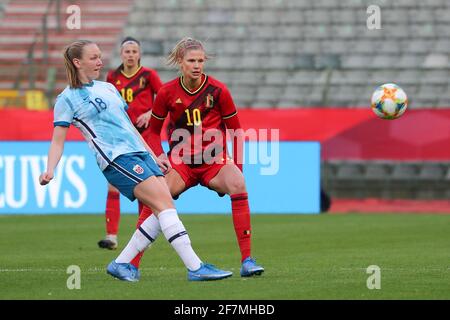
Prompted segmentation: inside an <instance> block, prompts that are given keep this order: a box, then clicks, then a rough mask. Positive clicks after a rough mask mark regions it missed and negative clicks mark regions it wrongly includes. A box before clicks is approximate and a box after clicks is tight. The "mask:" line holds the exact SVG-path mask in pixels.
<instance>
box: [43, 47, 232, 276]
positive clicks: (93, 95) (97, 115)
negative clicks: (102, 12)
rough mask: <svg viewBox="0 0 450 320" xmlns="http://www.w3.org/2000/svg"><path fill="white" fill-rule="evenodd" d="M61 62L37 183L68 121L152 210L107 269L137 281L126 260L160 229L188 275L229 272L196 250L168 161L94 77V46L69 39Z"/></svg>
mask: <svg viewBox="0 0 450 320" xmlns="http://www.w3.org/2000/svg"><path fill="white" fill-rule="evenodd" d="M64 64H65V68H66V74H67V78H68V82H69V85H68V86H67V87H66V88H65V89H64V91H63V92H62V93H61V94H60V95H59V96H58V98H57V100H56V104H55V108H54V131H53V137H52V141H51V144H50V149H49V152H48V162H47V170H46V171H45V172H43V173H42V174H41V175H40V177H39V182H40V184H41V185H46V184H48V183H49V182H50V180H52V179H53V175H54V171H55V168H56V166H57V164H58V162H59V160H60V158H61V156H62V153H63V148H64V141H65V138H66V134H67V130H68V128H69V126H70V124H73V125H74V126H75V127H77V128H78V129H80V131H81V133H82V134H83V136H84V138H85V139H86V141H87V142H88V144H89V147H90V148H91V150H92V151H93V152H94V154H95V157H96V159H97V164H98V166H99V167H100V170H102V172H103V174H104V175H105V177H106V179H107V180H108V182H109V183H110V184H112V185H113V186H115V187H116V188H117V189H118V190H119V191H120V192H121V193H122V194H123V195H124V196H126V197H127V198H129V199H130V200H132V201H133V200H135V199H136V198H137V199H138V200H140V201H141V202H142V203H144V204H145V205H147V206H148V207H150V208H151V209H152V210H153V212H154V213H155V215H152V216H150V217H149V218H147V219H146V220H145V221H144V222H143V223H142V224H141V226H140V227H139V228H138V229H137V230H136V231H135V232H134V234H133V236H132V237H131V239H130V241H129V242H128V244H127V246H126V247H125V248H124V249H123V251H122V252H121V253H120V255H119V256H118V257H117V258H116V259H115V260H113V261H112V262H111V263H110V264H109V265H108V267H107V273H109V274H110V275H112V276H113V277H116V278H118V279H120V280H125V281H138V280H139V278H140V274H139V271H138V269H136V268H135V267H134V266H133V265H132V264H130V261H131V260H132V259H133V258H134V257H135V256H136V255H137V254H138V253H139V252H142V251H143V250H145V249H146V248H147V247H148V246H149V245H150V244H151V243H152V242H153V239H154V238H155V237H156V235H157V234H158V233H159V232H160V231H162V233H163V234H164V236H165V237H166V239H167V240H168V241H169V242H170V244H171V245H172V247H173V248H174V249H175V251H176V252H177V253H178V255H179V256H180V258H181V260H182V261H183V263H184V264H185V266H186V268H187V269H188V280H191V281H202V280H219V279H223V278H227V277H230V276H231V275H232V272H230V271H223V270H220V269H217V268H215V267H214V266H213V265H211V264H207V263H203V262H202V261H201V260H200V258H199V257H198V256H197V255H196V253H195V252H194V250H193V249H192V247H191V241H190V239H189V236H188V234H187V232H186V229H185V228H184V226H183V223H182V222H181V221H180V219H179V218H178V214H177V211H176V209H175V206H174V204H173V201H172V197H171V195H170V192H169V189H168V187H167V184H166V182H165V180H164V176H163V173H162V171H161V170H163V171H164V172H166V171H168V170H170V163H169V162H168V161H161V160H158V159H157V158H156V157H155V156H154V154H153V152H152V151H151V150H150V148H149V147H148V145H147V144H146V143H145V142H144V140H143V139H142V138H141V136H140V135H139V133H138V132H137V131H136V129H135V128H134V126H133V124H132V123H131V121H130V119H129V118H128V115H127V113H126V108H127V104H126V103H125V101H124V100H123V99H122V97H121V95H120V94H119V92H118V91H117V90H116V89H115V87H114V86H113V85H112V84H110V83H107V82H102V81H96V80H95V79H97V78H98V77H99V75H100V69H101V67H102V60H101V51H100V49H99V48H98V46H97V45H96V44H95V43H93V42H91V41H88V40H79V41H75V42H73V43H71V44H70V45H68V46H67V47H66V48H65V50H64ZM155 159H156V160H155Z"/></svg>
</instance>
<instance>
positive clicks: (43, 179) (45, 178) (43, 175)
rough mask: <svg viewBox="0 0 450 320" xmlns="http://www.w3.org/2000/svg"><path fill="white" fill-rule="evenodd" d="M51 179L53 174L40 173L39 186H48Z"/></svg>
mask: <svg viewBox="0 0 450 320" xmlns="http://www.w3.org/2000/svg"><path fill="white" fill-rule="evenodd" d="M52 179H53V174H51V173H48V172H43V173H41V175H40V176H39V184H40V185H41V186H45V185H46V184H48V183H49V182H50V180H52Z"/></svg>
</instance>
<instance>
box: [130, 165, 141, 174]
mask: <svg viewBox="0 0 450 320" xmlns="http://www.w3.org/2000/svg"><path fill="white" fill-rule="evenodd" d="M133 171H134V172H136V173H137V174H143V173H144V169H143V168H142V167H141V166H140V165H138V164H136V165H134V167H133Z"/></svg>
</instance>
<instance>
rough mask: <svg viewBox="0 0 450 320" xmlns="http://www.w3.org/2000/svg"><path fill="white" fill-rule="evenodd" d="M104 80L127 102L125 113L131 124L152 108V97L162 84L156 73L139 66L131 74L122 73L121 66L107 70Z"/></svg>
mask: <svg viewBox="0 0 450 320" xmlns="http://www.w3.org/2000/svg"><path fill="white" fill-rule="evenodd" d="M106 81H108V82H109V83H111V84H113V85H114V86H115V87H116V88H117V90H118V91H119V92H120V93H121V95H122V97H123V99H124V100H125V102H126V103H127V104H128V110H127V113H128V115H129V117H130V119H131V122H132V123H133V124H136V121H137V118H138V117H139V116H140V115H141V114H143V113H145V112H147V111H149V110H151V109H152V107H153V97H154V95H156V94H157V93H158V91H159V89H160V88H161V86H162V82H161V79H160V78H159V76H158V73H157V72H156V71H155V70H153V69H149V68H145V67H142V66H140V67H139V69H138V70H137V71H136V72H135V73H134V74H132V75H130V76H127V75H125V74H124V73H123V67H122V66H120V67H119V68H117V69H116V70H112V71H110V72H108V75H107V77H106Z"/></svg>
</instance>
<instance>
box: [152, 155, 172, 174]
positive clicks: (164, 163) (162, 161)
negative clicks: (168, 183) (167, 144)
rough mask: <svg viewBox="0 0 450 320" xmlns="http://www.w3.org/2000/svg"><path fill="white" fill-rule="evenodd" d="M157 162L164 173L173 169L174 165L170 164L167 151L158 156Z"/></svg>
mask: <svg viewBox="0 0 450 320" xmlns="http://www.w3.org/2000/svg"><path fill="white" fill-rule="evenodd" d="M156 163H157V164H158V166H159V168H160V169H161V171H162V172H163V173H164V174H167V173H168V172H169V171H170V169H172V165H171V164H170V161H169V159H168V158H167V155H166V154H165V153H162V154H161V155H160V156H159V157H158V158H157V160H156Z"/></svg>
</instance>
